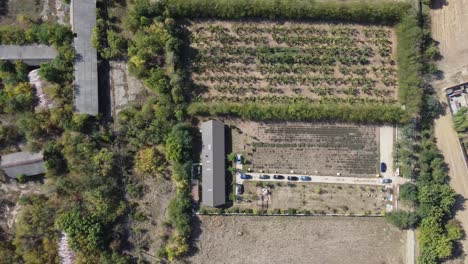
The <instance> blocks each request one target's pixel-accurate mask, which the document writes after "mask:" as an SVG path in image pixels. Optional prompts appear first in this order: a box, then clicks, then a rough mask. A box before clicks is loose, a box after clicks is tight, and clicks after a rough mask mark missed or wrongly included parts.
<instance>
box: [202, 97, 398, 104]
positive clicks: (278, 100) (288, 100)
mask: <svg viewBox="0 0 468 264" xmlns="http://www.w3.org/2000/svg"><path fill="white" fill-rule="evenodd" d="M194 101H195V102H197V101H198V102H227V103H266V104H294V103H318V104H328V103H333V104H335V103H344V104H367V103H370V104H395V103H396V102H397V101H396V100H395V99H391V98H389V97H385V98H378V99H377V98H368V97H359V96H352V97H336V96H323V97H320V98H310V97H306V96H300V95H296V96H287V95H267V96H249V97H239V96H237V97H233V96H208V97H201V96H199V97H196V98H194Z"/></svg>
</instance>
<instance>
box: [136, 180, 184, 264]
mask: <svg viewBox="0 0 468 264" xmlns="http://www.w3.org/2000/svg"><path fill="white" fill-rule="evenodd" d="M139 184H140V186H142V188H143V189H142V193H143V196H141V197H134V198H131V199H129V201H130V203H134V204H135V205H136V212H138V214H139V215H140V216H138V217H135V218H134V219H133V220H131V221H130V222H129V227H130V229H131V234H130V237H129V242H130V243H131V246H130V249H131V251H130V252H129V253H130V254H131V255H133V256H139V257H140V258H142V259H144V260H147V261H149V262H152V261H154V259H153V258H152V257H151V256H156V252H157V250H158V249H159V248H160V247H161V245H163V242H164V240H163V239H164V238H163V237H164V236H163V235H164V234H165V232H166V227H165V226H164V225H163V223H164V222H165V221H166V210H167V206H168V204H169V201H170V199H171V198H172V197H173V196H174V194H175V186H174V185H173V182H172V181H171V180H167V179H163V178H154V177H145V178H144V179H143V180H142V181H139ZM137 185H138V184H137ZM141 216H142V217H141ZM142 253H144V254H142Z"/></svg>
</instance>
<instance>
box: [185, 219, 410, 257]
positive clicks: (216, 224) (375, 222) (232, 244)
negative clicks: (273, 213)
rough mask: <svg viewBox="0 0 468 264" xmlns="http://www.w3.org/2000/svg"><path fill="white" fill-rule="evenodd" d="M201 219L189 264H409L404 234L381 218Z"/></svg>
mask: <svg viewBox="0 0 468 264" xmlns="http://www.w3.org/2000/svg"><path fill="white" fill-rule="evenodd" d="M199 221H200V223H199V225H200V227H199V230H198V231H199V234H198V235H197V236H196V237H195V238H194V239H195V240H196V241H197V242H196V245H195V246H196V247H197V249H198V250H197V252H195V253H194V255H193V256H191V257H189V258H188V260H187V262H188V263H193V264H201V263H203V264H211V263H213V264H214V263H216V264H219V263H229V264H241V263H242V264H244V263H270V264H284V263H327V264H342V263H360V264H376V263H378V264H400V263H401V264H403V263H405V246H406V232H403V231H400V230H398V228H396V227H394V226H391V225H390V224H388V223H387V222H386V221H385V219H383V218H347V217H333V218H329V217H288V216H284V217H263V216H260V217H244V216H241V217H235V216H200V218H199ZM187 262H184V263H187Z"/></svg>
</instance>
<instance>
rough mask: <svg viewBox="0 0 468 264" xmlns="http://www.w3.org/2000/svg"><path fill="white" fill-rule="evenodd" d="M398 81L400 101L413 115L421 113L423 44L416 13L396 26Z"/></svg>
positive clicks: (404, 18)
mask: <svg viewBox="0 0 468 264" xmlns="http://www.w3.org/2000/svg"><path fill="white" fill-rule="evenodd" d="M396 33H397V39H398V45H397V63H398V83H399V92H398V94H399V99H400V103H401V104H402V105H404V106H405V109H406V111H408V113H409V114H410V115H411V116H412V117H417V116H419V114H420V111H421V106H422V101H423V90H422V84H423V81H422V74H423V72H422V70H423V64H422V61H421V45H422V29H421V28H420V27H419V26H418V21H417V18H416V15H415V14H412V13H411V14H408V15H407V16H405V17H403V19H402V21H401V22H400V23H399V24H398V25H397V28H396Z"/></svg>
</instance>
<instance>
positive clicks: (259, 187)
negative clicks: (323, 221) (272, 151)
mask: <svg viewBox="0 0 468 264" xmlns="http://www.w3.org/2000/svg"><path fill="white" fill-rule="evenodd" d="M265 189H266V190H268V195H263V194H264V192H263V191H264V190H265ZM244 190H245V191H244V194H243V195H242V199H241V200H240V201H239V202H238V203H236V207H239V208H251V209H258V210H260V209H262V210H273V211H275V210H276V209H280V210H285V209H289V208H294V209H297V210H299V211H304V210H307V211H309V212H310V213H321V214H366V213H372V214H379V213H382V212H385V211H386V206H387V204H391V202H390V201H388V196H389V195H390V194H391V193H390V190H389V189H385V187H384V186H368V185H345V184H317V183H286V182H284V183H283V182H274V183H273V182H270V183H263V184H261V183H259V182H253V181H245V182H244Z"/></svg>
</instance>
